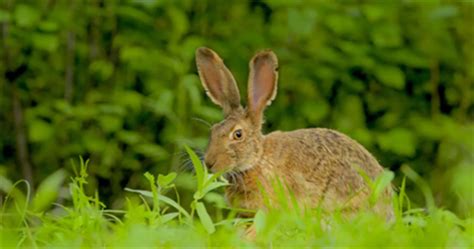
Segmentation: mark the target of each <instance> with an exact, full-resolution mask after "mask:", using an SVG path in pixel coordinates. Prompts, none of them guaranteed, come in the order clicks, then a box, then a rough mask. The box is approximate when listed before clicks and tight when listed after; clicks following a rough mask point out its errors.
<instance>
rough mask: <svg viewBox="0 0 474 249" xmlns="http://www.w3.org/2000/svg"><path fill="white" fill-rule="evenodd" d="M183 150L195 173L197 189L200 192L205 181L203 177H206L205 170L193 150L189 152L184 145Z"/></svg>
mask: <svg viewBox="0 0 474 249" xmlns="http://www.w3.org/2000/svg"><path fill="white" fill-rule="evenodd" d="M184 148H185V149H186V152H187V153H188V155H189V157H190V158H191V162H192V163H193V166H194V170H195V171H196V178H197V183H198V186H197V188H198V190H202V189H203V187H204V181H205V180H206V179H205V178H204V177H206V175H207V172H206V168H205V167H204V166H203V165H202V163H201V160H199V157H198V156H197V155H196V153H194V151H193V150H191V149H190V148H189V147H188V146H187V145H184Z"/></svg>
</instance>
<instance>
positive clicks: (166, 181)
mask: <svg viewBox="0 0 474 249" xmlns="http://www.w3.org/2000/svg"><path fill="white" fill-rule="evenodd" d="M176 176H177V174H176V173H175V172H171V173H169V174H167V175H161V174H160V175H158V185H160V187H162V188H168V187H169V185H170V183H172V182H173V181H174V179H176Z"/></svg>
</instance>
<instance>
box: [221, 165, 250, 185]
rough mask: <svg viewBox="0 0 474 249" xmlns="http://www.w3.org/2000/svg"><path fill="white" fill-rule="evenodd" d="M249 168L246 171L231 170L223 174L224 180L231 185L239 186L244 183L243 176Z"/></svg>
mask: <svg viewBox="0 0 474 249" xmlns="http://www.w3.org/2000/svg"><path fill="white" fill-rule="evenodd" d="M250 169H251V168H250V167H248V168H246V169H239V170H236V169H232V170H229V171H227V172H225V173H224V175H223V176H224V178H225V179H226V180H227V181H229V183H230V184H232V185H240V184H243V183H244V179H245V176H246V175H247V173H248V172H249V171H250Z"/></svg>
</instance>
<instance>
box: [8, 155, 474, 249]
mask: <svg viewBox="0 0 474 249" xmlns="http://www.w3.org/2000/svg"><path fill="white" fill-rule="evenodd" d="M187 150H188V153H189V155H190V157H191V160H192V162H193V164H194V168H195V172H196V178H197V179H196V187H195V192H194V195H193V200H192V201H191V202H190V204H189V205H186V206H184V204H182V203H180V199H179V193H178V191H177V188H176V184H177V183H176V181H175V178H176V174H175V173H170V174H168V175H158V176H157V177H155V176H153V175H152V174H149V173H145V175H144V180H145V179H146V180H147V181H148V183H149V189H148V190H137V189H126V192H128V193H129V194H132V197H131V198H127V199H126V200H127V201H126V205H125V206H126V208H125V209H124V210H110V209H107V207H106V206H105V205H104V204H103V203H101V201H100V200H99V198H98V193H97V191H96V192H95V194H94V195H92V196H90V195H87V194H86V191H85V186H86V185H87V162H84V161H82V160H81V164H80V167H79V168H78V170H77V171H76V173H75V176H73V177H72V178H71V179H70V180H69V187H68V188H67V189H68V190H69V193H61V189H62V186H63V185H64V184H63V182H64V180H65V178H66V174H65V172H63V171H58V172H56V173H54V174H53V175H51V176H50V177H49V178H47V179H46V180H45V181H44V182H43V183H42V184H41V186H40V187H39V188H38V191H37V193H35V195H34V196H33V197H28V195H30V194H29V191H28V185H27V183H26V182H25V181H20V182H17V183H16V184H12V183H10V182H9V181H8V180H7V179H5V178H0V190H1V191H2V192H5V193H6V194H7V195H5V198H3V202H2V207H1V213H0V236H1V237H0V242H1V243H0V247H1V248H9V247H13V248H15V247H20V248H23V247H30V248H40V247H67V248H84V247H86V248H87V247H94V248H97V247H112V248H115V247H155V248H156V247H166V248H175V247H190V246H193V247H195V246H202V247H214V246H216V247H217V246H219V247H221V246H224V247H232V248H238V247H243V246H246V247H258V248H260V247H271V246H272V247H302V246H306V247H311V248H314V247H340V248H349V247H354V246H357V247H370V248H381V247H393V246H398V247H413V248H414V247H445V248H462V247H465V248H472V247H473V246H474V241H473V232H474V229H473V228H474V226H473V219H472V217H470V218H467V219H460V218H458V217H457V216H456V215H455V214H454V213H452V212H450V211H448V210H443V209H440V208H437V207H435V206H434V203H433V202H431V200H430V199H429V198H431V197H430V196H429V195H430V193H429V191H428V192H427V193H426V195H427V198H428V203H429V205H431V206H429V208H427V209H414V208H411V206H410V202H409V199H408V197H407V196H406V194H405V181H404V182H403V183H402V185H401V186H400V187H399V191H398V193H397V196H396V198H395V199H396V200H395V209H396V218H395V220H394V221H393V222H387V221H386V220H384V219H383V218H381V217H379V216H376V215H374V214H372V213H369V212H363V213H360V214H358V215H357V216H356V217H352V218H351V219H350V220H348V219H347V218H344V217H343V216H341V215H339V214H338V213H334V214H323V213H322V212H320V210H306V211H304V212H302V211H301V210H299V211H295V209H290V208H285V206H286V207H289V206H291V205H289V204H288V203H287V205H281V207H280V208H278V209H271V210H267V211H262V210H260V211H258V212H257V213H256V215H255V218H252V219H243V218H238V217H236V215H235V214H236V210H232V209H229V208H227V207H223V206H221V205H216V204H215V203H217V202H213V201H212V198H207V197H208V196H211V197H212V196H215V193H214V192H215V191H216V190H218V189H219V188H222V187H223V186H225V185H227V184H228V182H227V181H226V180H225V179H223V178H221V177H220V175H219V174H210V173H209V172H207V170H206V168H205V167H203V165H202V164H201V162H200V161H199V160H198V158H197V156H196V155H195V154H194V152H193V151H192V150H189V149H187ZM404 172H405V173H406V175H407V177H408V179H410V180H415V181H418V182H419V183H420V184H421V185H423V184H422V183H421V182H422V181H421V180H420V179H419V178H418V177H417V175H416V172H414V171H411V170H410V169H409V168H408V167H405V168H404ZM392 177H393V175H392V174H391V173H387V174H385V175H384V176H383V177H382V178H381V179H379V180H377V181H375V182H372V183H371V184H372V186H373V189H374V197H373V198H377V197H376V195H377V189H380V188H381V186H383V185H386V184H388V183H389V182H390V179H391V178H392ZM20 185H23V186H25V189H26V190H24V191H21V190H20V187H19V186H20ZM421 185H420V186H421ZM423 191H424V192H426V191H427V190H426V189H425V190H423ZM170 193H173V194H172V195H170ZM165 194H166V195H165ZM58 195H66V196H69V197H70V200H71V201H70V202H68V203H67V204H66V205H60V204H58V203H55V204H53V202H55V201H56V200H57V199H58ZM170 196H171V197H170ZM282 201H284V200H282ZM289 201H291V200H289ZM210 208H212V209H213V210H217V211H215V212H212V213H213V214H220V215H212V216H211V215H210V214H209V213H210V212H208V210H209V209H210ZM249 226H252V227H254V228H255V231H256V236H255V238H253V239H246V235H245V232H246V229H247V228H248V227H249Z"/></svg>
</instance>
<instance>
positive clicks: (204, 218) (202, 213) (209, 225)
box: [196, 201, 216, 233]
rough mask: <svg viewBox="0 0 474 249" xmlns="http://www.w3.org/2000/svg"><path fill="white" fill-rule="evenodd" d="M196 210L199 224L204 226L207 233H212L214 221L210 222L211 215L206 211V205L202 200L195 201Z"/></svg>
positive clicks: (214, 229)
mask: <svg viewBox="0 0 474 249" xmlns="http://www.w3.org/2000/svg"><path fill="white" fill-rule="evenodd" d="M196 211H197V214H198V216H199V220H201V224H202V225H203V226H204V228H205V229H206V231H207V232H208V233H214V232H215V231H216V228H215V227H214V223H213V222H212V219H211V217H210V216H209V214H208V213H207V210H206V207H205V206H204V204H203V203H202V202H199V201H198V202H196Z"/></svg>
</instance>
